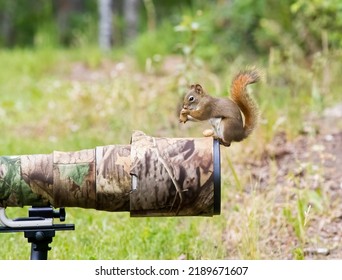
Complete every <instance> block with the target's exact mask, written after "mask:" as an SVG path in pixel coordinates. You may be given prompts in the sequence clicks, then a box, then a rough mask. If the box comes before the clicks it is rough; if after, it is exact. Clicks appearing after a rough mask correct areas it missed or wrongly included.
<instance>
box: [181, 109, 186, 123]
mask: <svg viewBox="0 0 342 280" xmlns="http://www.w3.org/2000/svg"><path fill="white" fill-rule="evenodd" d="M187 121H188V111H187V110H185V109H182V110H181V112H180V114H179V122H181V123H186V122H187Z"/></svg>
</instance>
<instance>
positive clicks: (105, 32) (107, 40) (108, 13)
mask: <svg viewBox="0 0 342 280" xmlns="http://www.w3.org/2000/svg"><path fill="white" fill-rule="evenodd" d="M98 5H99V45H100V48H101V49H102V50H103V51H108V50H110V49H111V47H112V36H113V34H112V33H113V28H112V22H113V14H112V0H99V2H98Z"/></svg>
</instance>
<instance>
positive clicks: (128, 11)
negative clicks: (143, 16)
mask: <svg viewBox="0 0 342 280" xmlns="http://www.w3.org/2000/svg"><path fill="white" fill-rule="evenodd" d="M138 8H139V0H126V1H124V17H125V38H126V41H130V40H132V39H134V38H135V37H136V35H137V28H138Z"/></svg>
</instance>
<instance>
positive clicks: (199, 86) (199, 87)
mask: <svg viewBox="0 0 342 280" xmlns="http://www.w3.org/2000/svg"><path fill="white" fill-rule="evenodd" d="M194 88H195V92H196V93H198V94H203V88H202V86H201V85H200V84H196V85H195V87H194Z"/></svg>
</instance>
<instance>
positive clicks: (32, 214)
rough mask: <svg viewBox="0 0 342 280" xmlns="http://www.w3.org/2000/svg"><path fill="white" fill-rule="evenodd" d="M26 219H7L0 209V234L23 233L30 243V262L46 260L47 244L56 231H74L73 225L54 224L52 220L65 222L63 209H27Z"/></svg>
mask: <svg viewBox="0 0 342 280" xmlns="http://www.w3.org/2000/svg"><path fill="white" fill-rule="evenodd" d="M28 212H29V215H28V217H22V218H16V219H13V220H11V219H9V218H8V217H7V215H6V211H5V209H4V208H1V207H0V224H3V225H4V226H0V233H1V232H3V233H6V232H7V233H9V232H24V236H25V238H27V240H28V242H29V243H31V260H47V256H48V251H49V250H51V248H50V247H49V244H50V243H51V242H52V239H53V237H54V236H55V233H56V231H63V230H74V229H75V225H73V224H54V223H53V222H54V219H59V220H60V221H61V222H62V221H65V217H66V211H65V209H64V208H60V209H59V210H54V209H53V208H52V207H50V206H48V207H32V208H29V211H28Z"/></svg>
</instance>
